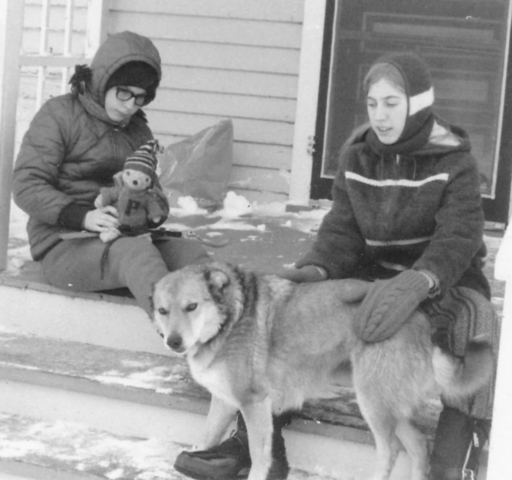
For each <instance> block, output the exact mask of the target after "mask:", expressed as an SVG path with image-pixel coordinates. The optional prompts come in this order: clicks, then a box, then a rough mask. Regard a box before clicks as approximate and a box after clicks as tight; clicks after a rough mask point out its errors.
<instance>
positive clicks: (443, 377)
mask: <svg viewBox="0 0 512 480" xmlns="http://www.w3.org/2000/svg"><path fill="white" fill-rule="evenodd" d="M432 363H433V366H434V375H435V379H436V383H437V384H438V385H439V386H440V387H441V390H442V394H443V395H444V396H445V397H448V398H450V397H451V398H460V397H469V396H471V395H473V394H474V393H476V392H477V391H478V390H480V389H481V388H483V387H484V386H485V385H486V384H488V382H489V379H490V378H491V375H493V372H494V368H495V362H494V355H493V352H492V347H491V343H490V342H489V341H488V339H487V337H485V336H483V335H482V336H479V337H475V338H473V339H472V340H471V341H470V342H469V344H468V348H467V351H466V356H465V357H464V358H462V359H461V358H458V357H454V356H453V355H450V354H449V353H446V352H443V351H442V350H441V349H440V348H439V347H437V346H436V347H434V351H433V356H432Z"/></svg>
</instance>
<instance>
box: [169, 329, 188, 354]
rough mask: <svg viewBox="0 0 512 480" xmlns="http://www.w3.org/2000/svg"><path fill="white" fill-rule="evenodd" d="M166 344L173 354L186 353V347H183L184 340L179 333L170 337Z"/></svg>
mask: <svg viewBox="0 0 512 480" xmlns="http://www.w3.org/2000/svg"><path fill="white" fill-rule="evenodd" d="M165 344H166V345H167V347H168V348H170V349H171V350H172V351H173V352H176V353H184V352H185V346H184V345H183V338H182V337H181V335H179V334H177V333H173V334H172V335H169V336H168V337H167V339H166V340H165Z"/></svg>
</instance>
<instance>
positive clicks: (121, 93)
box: [116, 87, 148, 107]
mask: <svg viewBox="0 0 512 480" xmlns="http://www.w3.org/2000/svg"><path fill="white" fill-rule="evenodd" d="M116 98H117V99H118V100H121V101H122V102H127V101H128V100H131V99H132V98H135V102H134V103H135V105H137V106H138V107H143V106H144V105H146V104H147V103H148V98H147V94H146V93H139V94H138V95H136V94H135V93H133V92H132V91H131V90H128V89H127V88H123V87H116Z"/></svg>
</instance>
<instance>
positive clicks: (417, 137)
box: [366, 113, 435, 155]
mask: <svg viewBox="0 0 512 480" xmlns="http://www.w3.org/2000/svg"><path fill="white" fill-rule="evenodd" d="M434 122H435V115H434V114H433V113H431V114H430V115H429V116H428V117H427V119H426V120H425V123H424V124H423V125H422V127H421V128H420V129H419V130H418V131H417V132H416V133H415V134H414V135H412V136H410V137H409V138H406V139H405V140H402V141H401V142H397V143H392V144H391V145H386V144H384V143H382V142H381V141H380V140H379V137H377V134H376V133H375V132H374V131H373V129H372V128H370V130H369V132H368V135H367V136H366V142H367V143H368V145H369V146H370V148H371V149H372V150H373V151H374V152H375V153H377V154H391V155H401V154H404V153H412V152H415V151H416V150H419V149H420V148H421V147H423V146H424V145H425V144H426V143H427V142H428V140H429V138H430V134H431V133H432V129H433V127H434Z"/></svg>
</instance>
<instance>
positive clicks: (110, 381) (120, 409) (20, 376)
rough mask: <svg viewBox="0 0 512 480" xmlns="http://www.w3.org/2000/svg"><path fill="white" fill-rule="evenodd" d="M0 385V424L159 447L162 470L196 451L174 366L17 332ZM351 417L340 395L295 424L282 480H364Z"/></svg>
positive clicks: (198, 407)
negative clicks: (34, 425)
mask: <svg viewBox="0 0 512 480" xmlns="http://www.w3.org/2000/svg"><path fill="white" fill-rule="evenodd" d="M0 384H1V388H0V405H1V407H0V409H1V411H2V412H3V414H4V415H7V417H5V418H7V420H8V423H11V424H16V421H17V422H18V423H19V424H23V425H25V424H26V425H30V422H29V420H26V419H27V418H28V419H32V421H33V422H40V423H41V424H42V425H46V424H49V425H55V424H57V425H60V424H61V422H64V423H65V424H68V423H69V424H70V425H73V424H77V423H78V424H80V425H82V427H81V428H85V426H86V427H87V428H89V429H93V430H97V431H100V432H104V433H105V434H106V433H108V434H110V435H114V436H119V437H122V438H127V439H137V441H139V442H142V441H145V442H150V441H153V442H157V443H158V442H163V443H164V444H165V445H168V444H170V445H171V446H172V445H176V446H174V447H172V448H174V450H173V449H172V448H171V447H166V448H167V450H166V452H167V453H166V455H167V457H166V458H167V459H168V462H169V463H170V464H172V463H173V461H174V458H175V456H176V454H177V452H178V451H179V450H180V449H181V448H182V446H183V445H187V446H191V445H196V444H198V443H199V441H200V438H201V434H202V431H203V427H204V420H205V414H206V411H207V407H208V403H209V395H208V393H207V392H206V391H204V390H203V389H202V388H200V387H199V386H197V385H196V384H195V383H194V382H193V381H192V379H191V378H190V376H189V373H188V368H187V366H186V365H185V363H184V362H183V361H181V360H179V359H175V358H173V357H168V356H165V355H157V354H151V353H147V352H135V351H129V350H121V349H112V348H107V347H102V346H97V345H88V344H83V343H80V342H72V341H66V340H57V339H54V338H44V337H40V336H34V335H27V334H20V333H19V332H7V331H3V332H0ZM355 407H356V406H355V401H354V399H353V392H351V389H350V388H348V389H347V391H346V398H345V399H338V400H337V401H335V402H334V403H332V404H331V405H329V404H322V403H318V404H311V405H308V406H307V407H306V409H305V410H304V412H303V413H302V414H301V416H300V417H297V418H296V419H294V421H293V422H292V424H291V425H290V426H289V427H287V428H286V430H285V433H284V435H285V438H286V444H287V448H288V456H289V459H290V463H291V465H292V466H293V467H294V468H295V469H296V470H297V472H299V473H294V475H295V476H291V477H290V478H303V477H302V476H303V475H305V474H304V473H301V472H303V471H306V472H309V473H310V474H311V475H313V474H315V475H317V476H318V475H319V476H320V477H321V478H323V477H328V476H332V477H335V478H338V479H347V480H348V479H355V478H366V477H367V476H368V475H369V474H370V473H371V470H372V465H373V460H374V450H373V446H372V438H371V435H370V434H369V432H368V431H367V430H365V429H364V428H363V427H364V424H363V422H362V420H361V418H360V414H359V413H358V411H357V410H354V408H355ZM347 419H349V420H347ZM350 419H351V420H350ZM342 422H344V423H346V425H343V424H342ZM351 422H352V423H353V425H350V423H351ZM354 425H358V426H357V427H356V426H354ZM20 428H21V427H20ZM48 428H50V427H48ZM69 431H70V432H72V431H73V429H72V428H71V427H70V429H69ZM8 436H11V435H8ZM77 441H78V440H77ZM77 441H75V443H76V442H77ZM127 441H128V440H127ZM129 441H130V442H131V441H132V440H129ZM133 441H135V440H133ZM70 442H71V440H70ZM70 442H68V443H70ZM0 444H1V445H2V446H3V445H4V442H3V441H2V442H0ZM78 444H80V443H79V442H78ZM140 445H143V444H142V443H141V444H140ZM144 445H146V444H144ZM5 448H7V447H5ZM84 449H85V450H88V449H89V448H85V447H84ZM47 450H49V451H53V450H52V449H47ZM92 450H93V451H94V449H92ZM8 451H11V452H12V450H8ZM0 459H3V464H4V467H5V465H6V462H7V461H8V462H7V464H8V465H10V466H11V470H10V471H9V470H6V471H8V472H9V473H10V474H14V475H18V474H19V472H17V471H15V470H12V464H13V462H18V463H14V465H20V464H19V461H20V459H19V458H18V457H16V456H15V455H14V456H12V455H11V456H10V457H9V455H6V454H5V453H3V452H2V450H0ZM9 462H10V463H9ZM22 463H23V462H22ZM52 465H53V464H52ZM407 465H408V459H407V458H406V456H405V455H401V456H400V459H399V462H398V465H397V467H396V469H395V471H394V475H393V477H392V479H393V480H405V479H407V477H408V475H407V474H408V469H407ZM44 468H49V467H47V466H44ZM52 468H55V469H56V470H57V471H59V468H57V467H55V465H54V466H53V467H52ZM22 470H23V471H25V470H24V469H22ZM0 471H2V470H0ZM78 473H79V474H82V472H78ZM88 473H91V472H88ZM91 474H95V473H94V472H92V473H91ZM0 478H2V477H0ZM28 478H31V477H30V476H29V477H28ZM33 478H39V477H33ZM42 478H44V477H42ZM48 478H53V477H51V475H50V476H49V477H48ZM55 478H57V477H55ZM100 478H101V477H100ZM109 478H115V477H109ZM119 478H126V477H119ZM128 478H132V477H128ZM133 478H138V477H133ZM140 478H141V479H143V478H145V477H140ZM147 478H153V477H147ZM154 478H155V479H156V478H157V477H154ZM168 478H169V477H168ZM304 478H312V477H304Z"/></svg>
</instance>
